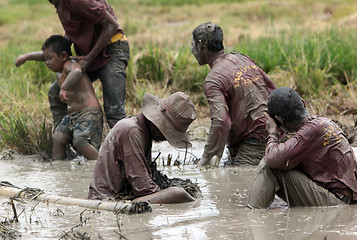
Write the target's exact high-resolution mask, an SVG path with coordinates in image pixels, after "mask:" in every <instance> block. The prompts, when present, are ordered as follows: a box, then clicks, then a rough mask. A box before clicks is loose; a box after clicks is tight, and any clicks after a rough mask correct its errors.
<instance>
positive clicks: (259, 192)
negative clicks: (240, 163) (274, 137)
mask: <svg viewBox="0 0 357 240" xmlns="http://www.w3.org/2000/svg"><path fill="white" fill-rule="evenodd" d="M278 188H279V185H278V183H277V181H276V179H275V176H274V173H273V171H272V170H271V168H269V167H267V166H266V165H265V160H261V161H260V163H259V165H258V167H257V170H256V176H255V179H254V182H253V184H252V187H251V190H250V195H249V200H248V206H249V207H250V208H263V209H266V208H268V207H269V206H270V205H271V204H272V203H273V200H274V196H275V192H276V191H277V190H278Z"/></svg>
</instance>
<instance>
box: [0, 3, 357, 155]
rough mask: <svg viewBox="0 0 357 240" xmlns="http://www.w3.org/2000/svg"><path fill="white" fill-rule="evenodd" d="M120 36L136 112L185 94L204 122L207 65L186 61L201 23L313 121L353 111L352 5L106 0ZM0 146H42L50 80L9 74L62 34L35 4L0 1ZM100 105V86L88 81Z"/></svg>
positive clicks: (30, 73) (31, 69)
mask: <svg viewBox="0 0 357 240" xmlns="http://www.w3.org/2000/svg"><path fill="white" fill-rule="evenodd" d="M108 1H109V3H111V5H112V6H113V8H114V11H115V12H116V14H117V17H118V22H119V23H120V24H121V26H122V28H123V29H124V31H125V33H126V35H127V36H128V39H129V43H130V48H131V59H130V62H129V66H128V69H127V97H126V109H127V113H128V114H129V115H131V114H136V113H137V112H138V110H139V109H140V107H141V100H142V97H143V95H144V93H145V92H146V91H148V92H151V93H154V94H155V95H157V96H158V97H164V96H168V95H169V94H170V93H172V92H175V91H179V90H180V91H184V92H186V93H188V94H189V95H190V96H191V97H192V99H193V101H194V103H195V105H196V107H197V108H198V110H199V119H202V118H206V117H207V116H208V111H209V108H208V106H207V101H206V99H205V97H204V93H203V82H204V78H205V76H206V75H207V73H208V72H209V68H208V67H207V66H199V65H198V63H197V61H196V60H195V58H194V57H193V56H192V54H191V33H192V30H193V29H194V28H195V27H196V26H197V25H199V24H201V23H203V22H207V21H211V22H214V23H217V24H219V25H220V26H221V27H222V29H223V31H224V44H225V47H226V51H237V52H241V53H243V54H246V55H248V56H250V57H251V58H253V59H254V60H255V61H256V63H257V64H258V65H259V66H260V67H261V68H262V69H263V70H264V71H265V72H266V73H267V74H268V75H269V76H270V77H271V78H272V80H273V81H274V83H275V84H276V85H277V86H278V87H279V86H291V87H294V88H296V89H297V90H298V91H299V93H300V94H301V95H302V96H303V97H304V98H305V99H306V100H307V102H308V107H309V110H310V111H312V112H314V113H316V114H322V115H325V114H335V115H336V114H355V115H356V114H357V110H356V108H357V107H356V106H357V93H356V85H357V84H356V82H357V80H356V79H357V72H356V70H355V69H356V64H357V46H356V44H355V43H356V40H357V35H356V28H357V24H356V22H357V14H355V13H357V3H356V2H355V1H340V2H339V1H328V0H320V1H314V2H311V1H219V0H215V1H213V0H211V1H209V0H200V1H190V0H185V1H181V0H180V1H166V0H148V1H143V0H131V1H124V0H108ZM0 34H1V35H0V36H1V38H0V65H1V69H0V101H1V106H0V109H1V113H0V114H1V116H0V142H1V143H2V145H1V147H5V146H7V147H16V148H18V149H19V150H21V151H22V152H23V153H34V152H38V151H42V150H45V149H48V148H49V147H50V145H51V144H50V143H48V142H50V131H51V127H52V125H51V123H52V119H51V113H50V110H49V104H48V99H47V91H48V89H49V86H50V84H51V83H52V82H53V81H54V80H55V76H54V74H53V73H52V72H50V71H49V70H48V69H47V67H46V66H45V64H44V63H39V62H27V63H25V64H24V65H23V66H21V67H20V68H16V67H15V65H14V61H15V59H16V57H17V56H19V55H20V54H23V53H26V52H30V51H38V50H40V48H41V45H42V43H43V41H44V40H45V39H46V38H47V37H48V36H50V35H52V34H63V29H62V27H61V25H60V22H59V20H58V17H57V15H56V11H55V9H54V8H53V6H52V5H51V4H49V3H48V2H47V1H43V0H31V1H29V0H26V1H25V0H11V1H10V0H0ZM94 86H95V90H96V93H97V95H98V98H99V99H101V94H102V90H101V85H100V82H99V81H97V82H95V83H94Z"/></svg>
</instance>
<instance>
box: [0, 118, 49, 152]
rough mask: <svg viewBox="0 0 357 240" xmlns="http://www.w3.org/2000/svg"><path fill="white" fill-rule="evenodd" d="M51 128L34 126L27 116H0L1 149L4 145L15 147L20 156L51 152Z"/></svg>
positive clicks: (44, 122)
mask: <svg viewBox="0 0 357 240" xmlns="http://www.w3.org/2000/svg"><path fill="white" fill-rule="evenodd" d="M51 132H52V126H51V125H48V124H46V120H45V118H44V119H43V121H42V123H40V124H36V123H35V122H34V121H33V120H32V119H31V118H29V117H28V116H24V115H22V114H15V115H7V114H2V115H1V116H0V138H1V140H2V145H1V148H3V147H4V145H5V144H7V145H10V146H13V147H15V148H16V149H17V150H18V151H19V152H20V153H22V154H33V153H38V152H47V153H49V152H50V151H51V146H52V135H51Z"/></svg>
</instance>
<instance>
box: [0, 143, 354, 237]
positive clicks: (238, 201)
mask: <svg viewBox="0 0 357 240" xmlns="http://www.w3.org/2000/svg"><path fill="white" fill-rule="evenodd" d="M203 146H204V143H203V142H193V148H192V149H191V150H190V151H189V152H188V153H187V157H186V163H191V162H192V161H193V160H194V158H195V157H200V156H201V153H202V149H203ZM354 150H355V152H357V149H354ZM159 151H160V152H161V154H160V156H159V157H158V160H157V162H158V164H159V169H160V170H162V171H163V172H164V173H165V174H166V175H168V176H169V177H180V178H183V179H186V178H190V179H191V180H192V181H194V182H197V183H198V184H199V186H200V188H201V191H202V199H199V200H197V201H195V202H192V203H186V204H173V205H152V208H153V211H152V212H151V213H145V214H139V215H122V214H119V215H115V214H114V213H112V212H107V211H100V212H98V211H93V210H86V209H84V208H81V207H77V206H66V205H59V204H52V203H49V204H47V203H43V202H41V203H38V202H30V203H23V202H14V203H15V206H16V211H17V214H18V215H19V222H18V223H16V224H13V225H10V226H9V227H10V228H11V229H14V230H17V231H18V233H19V234H21V236H18V239H60V238H61V237H62V239H85V237H91V239H120V234H121V236H124V237H125V238H127V239H135V240H137V239H138V240H140V239H289V240H296V239H357V206H355V205H352V206H338V207H316V208H315V207H313V208H312V207H309V208H293V209H287V208H286V207H284V205H279V204H276V207H275V208H272V209H269V210H254V211H252V210H248V209H246V208H245V205H246V204H247V201H248V195H249V190H250V184H251V182H252V181H253V175H254V167H222V166H220V167H219V168H216V169H210V170H206V171H200V170H198V169H197V168H195V167H194V165H192V164H189V165H185V166H183V165H182V163H183V158H184V156H185V155H186V154H185V152H184V151H178V150H176V149H174V148H172V147H170V146H169V145H168V144H167V143H160V144H155V145H154V147H153V154H152V155H153V157H154V158H155V157H156V156H157V155H158V152H159ZM168 154H171V155H172V159H173V160H172V164H173V162H174V160H176V159H178V160H179V161H180V162H181V164H180V165H179V166H162V163H163V162H164V163H166V162H167V157H168ZM0 157H2V158H3V159H2V160H0V176H1V177H0V180H1V181H9V182H11V183H12V184H14V185H16V186H19V187H32V188H40V189H42V190H44V191H45V193H48V194H55V195H60V196H69V197H75V198H86V196H87V189H88V184H89V181H90V178H91V175H92V170H93V168H94V164H95V161H76V160H74V161H54V162H51V163H50V162H42V161H41V160H40V159H39V158H38V157H36V156H20V155H17V154H7V153H2V155H1V154H0ZM8 201H9V199H8V198H6V197H1V196H0V204H1V205H0V221H2V222H3V221H5V220H6V219H12V218H13V216H14V214H13V210H12V207H11V205H9V204H8ZM76 237H77V238H76ZM123 239H124V238H123Z"/></svg>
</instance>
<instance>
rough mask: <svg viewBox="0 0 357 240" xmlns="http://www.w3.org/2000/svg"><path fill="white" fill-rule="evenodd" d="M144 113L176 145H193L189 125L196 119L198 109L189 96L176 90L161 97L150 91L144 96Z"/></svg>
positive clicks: (183, 146) (184, 146)
mask: <svg viewBox="0 0 357 240" xmlns="http://www.w3.org/2000/svg"><path fill="white" fill-rule="evenodd" d="M143 113H144V116H145V117H146V118H147V119H149V120H150V121H151V122H152V123H153V124H155V126H156V127H157V128H158V129H159V130H160V131H161V132H162V134H163V135H164V136H165V138H166V139H167V141H168V142H169V143H170V144H171V145H172V146H174V147H177V148H186V146H187V147H191V143H190V140H189V138H188V134H187V132H186V131H187V129H188V126H189V125H190V124H191V123H192V122H193V121H194V120H195V119H196V109H195V106H194V105H193V103H192V100H191V99H190V97H189V96H187V95H186V94H184V93H183V92H176V93H174V94H172V95H170V96H169V97H166V98H163V99H159V98H157V97H155V96H154V95H152V94H150V93H145V95H144V97H143Z"/></svg>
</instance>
